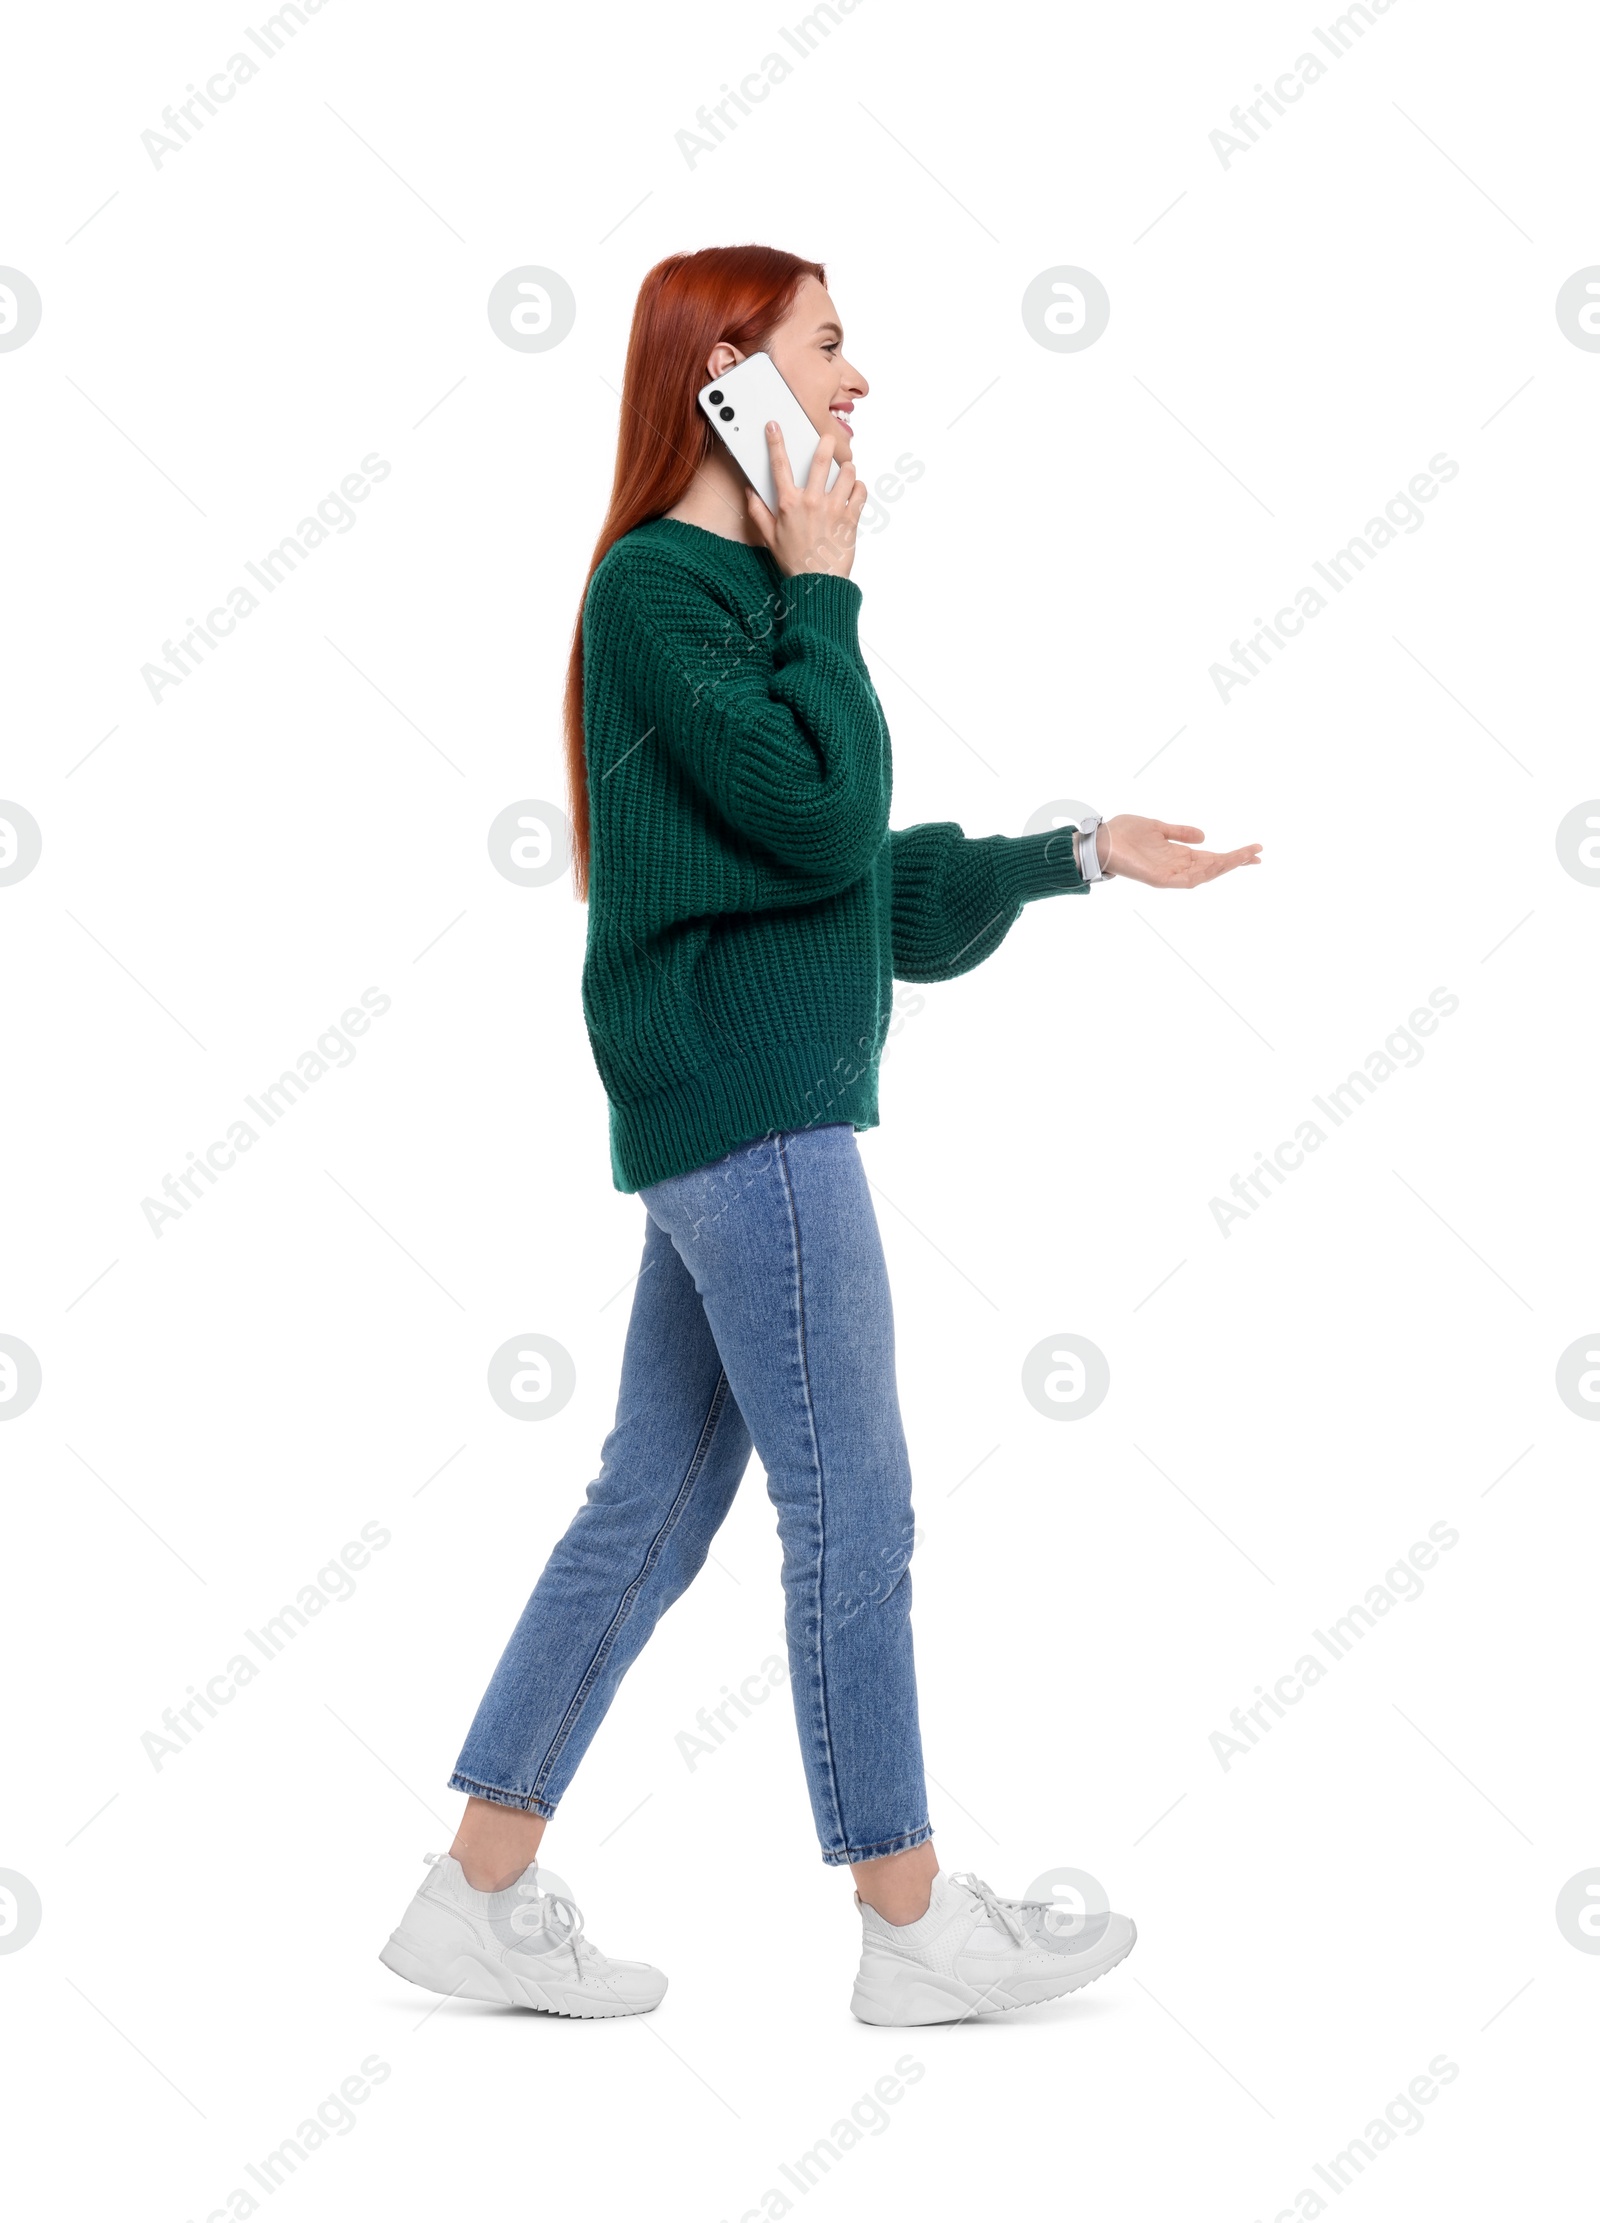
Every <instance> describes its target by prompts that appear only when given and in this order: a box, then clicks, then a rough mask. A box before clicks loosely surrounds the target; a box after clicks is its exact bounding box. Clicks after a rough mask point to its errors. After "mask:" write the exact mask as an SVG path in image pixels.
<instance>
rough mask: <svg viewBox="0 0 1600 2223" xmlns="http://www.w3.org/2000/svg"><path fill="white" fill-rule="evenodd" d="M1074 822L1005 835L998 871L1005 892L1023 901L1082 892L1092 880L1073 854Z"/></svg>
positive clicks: (997, 875) (997, 865)
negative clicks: (1039, 832) (1038, 831)
mask: <svg viewBox="0 0 1600 2223" xmlns="http://www.w3.org/2000/svg"><path fill="white" fill-rule="evenodd" d="M1073 831H1074V829H1073V828H1072V827H1071V826H1056V827H1053V828H1052V829H1051V830H1050V831H1049V832H1048V833H1043V834H1014V835H1009V836H1002V846H1001V848H1000V850H999V853H998V855H997V856H996V858H995V875H996V877H997V879H998V880H999V883H1000V887H1001V891H1002V893H1004V894H1006V895H1010V896H1013V897H1015V898H1016V900H1017V901H1018V902H1019V903H1031V902H1032V901H1033V899H1034V897H1035V896H1040V895H1078V894H1082V893H1086V892H1087V890H1088V886H1089V883H1088V881H1087V880H1085V878H1084V877H1083V874H1082V873H1081V872H1080V871H1079V869H1078V864H1077V860H1076V859H1075V857H1074V856H1073V854H1072V836H1073Z"/></svg>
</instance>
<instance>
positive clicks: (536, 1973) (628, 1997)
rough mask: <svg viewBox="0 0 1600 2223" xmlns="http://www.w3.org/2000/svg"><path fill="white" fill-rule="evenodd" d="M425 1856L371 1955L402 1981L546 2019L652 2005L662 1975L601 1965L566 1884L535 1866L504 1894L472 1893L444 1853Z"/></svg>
mask: <svg viewBox="0 0 1600 2223" xmlns="http://www.w3.org/2000/svg"><path fill="white" fill-rule="evenodd" d="M425 1857H426V1859H427V1862H428V1873H427V1875H426V1876H425V1877H424V1878H423V1880H422V1883H421V1886H420V1887H419V1889H418V1891H417V1895H416V1897H415V1898H414V1899H413V1900H412V1902H411V1904H410V1906H408V1907H407V1908H406V1911H405V1913H404V1915H403V1916H402V1917H401V1921H400V1927H399V1928H398V1929H397V1930H396V1931H395V1933H394V1935H393V1936H392V1937H391V1938H390V1940H389V1942H388V1944H387V1945H386V1946H385V1947H384V1949H383V1951H382V1952H381V1953H380V1954H379V1955H378V1958H379V1960H381V1961H382V1962H383V1964H384V1966H385V1968H392V1969H393V1970H394V1972H395V1974H396V1975H397V1976H403V1977H404V1978H405V1979H406V1981H407V1983H409V1984H421V1985H422V1986H423V1987H424V1989H425V1990H427V1991H441V1992H444V1993H446V1994H447V1995H448V1996H450V1997H452V1998H456V1999H486V2000H492V2001H493V2002H494V2003H495V2004H496V2005H500V2006H510V2007H535V2008H538V2009H539V2010H540V2011H541V2012H542V2013H544V2014H547V2015H582V2016H586V2017H595V2016H600V2015H642V2014H646V2013H648V2012H649V2010H650V2009H651V2008H652V2007H655V2006H659V2004H660V2002H661V1998H662V1995H663V1993H664V1992H665V1991H666V1988H667V1979H666V1978H665V1976H663V1975H662V1973H661V1971H660V1969H659V1968H652V1967H651V1966H650V1965H649V1963H648V1962H647V1961H613V1960H607V1958H606V1956H605V1954H604V1953H602V1952H599V1951H597V1949H596V1948H595V1947H594V1946H593V1945H591V1944H590V1943H589V1941H588V1939H587V1938H586V1937H585V1936H584V1935H583V1916H582V1915H581V1914H580V1913H579V1912H578V1909H577V1908H576V1907H575V1906H574V1905H573V1903H572V1899H571V1896H570V1895H569V1893H568V1892H567V1889H566V1886H565V1885H564V1884H562V1883H561V1880H560V1878H559V1877H557V1876H551V1875H548V1874H547V1875H546V1876H545V1877H543V1878H541V1877H540V1874H539V1864H538V1862H537V1861H532V1862H530V1863H529V1865H528V1866H527V1867H526V1868H525V1869H524V1870H523V1872H522V1874H521V1876H520V1877H519V1878H518V1880H517V1881H516V1882H515V1883H514V1884H512V1885H510V1887H509V1888H508V1889H506V1890H504V1891H474V1890H473V1888H472V1886H471V1884H470V1883H468V1881H467V1879H466V1876H465V1875H464V1874H463V1872H462V1869H461V1864H460V1862H459V1861H456V1860H452V1859H451V1857H450V1855H449V1854H448V1853H428V1854H427V1855H426V1856H425ZM552 1886H553V1887H554V1888H552Z"/></svg>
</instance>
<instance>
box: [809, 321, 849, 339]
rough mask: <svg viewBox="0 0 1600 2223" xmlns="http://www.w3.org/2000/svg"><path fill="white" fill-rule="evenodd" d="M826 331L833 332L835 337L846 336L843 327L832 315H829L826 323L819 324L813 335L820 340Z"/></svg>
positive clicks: (841, 337)
mask: <svg viewBox="0 0 1600 2223" xmlns="http://www.w3.org/2000/svg"><path fill="white" fill-rule="evenodd" d="M824 332H831V333H832V334H833V336H834V338H835V339H838V340H842V339H843V338H844V330H843V327H842V326H840V325H837V324H835V323H834V321H833V319H832V317H829V318H828V320H827V322H826V323H824V324H819V325H818V326H817V329H816V331H815V332H814V333H813V334H812V335H811V336H812V338H813V339H817V340H820V339H821V337H822V335H823V333H824Z"/></svg>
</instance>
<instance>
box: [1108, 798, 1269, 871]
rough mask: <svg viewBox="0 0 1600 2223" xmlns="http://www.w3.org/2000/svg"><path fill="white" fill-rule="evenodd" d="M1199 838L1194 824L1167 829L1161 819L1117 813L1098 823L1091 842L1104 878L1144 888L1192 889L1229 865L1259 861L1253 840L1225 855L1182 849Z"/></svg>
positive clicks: (1197, 828)
mask: <svg viewBox="0 0 1600 2223" xmlns="http://www.w3.org/2000/svg"><path fill="white" fill-rule="evenodd" d="M1205 838H1206V837H1205V835H1204V834H1203V833H1202V832H1201V830H1200V828H1199V827H1198V826H1169V825H1168V824H1167V823H1166V821H1165V819H1161V818H1135V817H1134V816H1133V815H1132V813H1131V812H1128V811H1120V812H1119V813H1118V814H1117V816H1116V817H1115V818H1105V819H1102V820H1101V822H1100V827H1099V831H1098V832H1097V833H1096V835H1095V842H1096V846H1097V848H1098V851H1099V856H1100V869H1101V871H1102V872H1103V873H1104V874H1105V876H1106V878H1107V879H1110V880H1142V881H1143V883H1144V885H1145V886H1146V887H1147V888H1197V887H1199V885H1200V883H1201V881H1202V880H1215V879H1216V878H1217V877H1218V875H1219V874H1221V873H1224V872H1232V870H1233V869H1234V867H1235V865H1253V864H1259V863H1260V862H1261V844H1260V842H1259V841H1252V842H1249V843H1247V844H1246V846H1245V847H1244V848H1243V849H1230V850H1228V851H1226V852H1225V853H1223V852H1220V851H1214V850H1210V849H1190V848H1186V847H1185V846H1184V844H1185V843H1188V842H1195V841H1204V840H1205Z"/></svg>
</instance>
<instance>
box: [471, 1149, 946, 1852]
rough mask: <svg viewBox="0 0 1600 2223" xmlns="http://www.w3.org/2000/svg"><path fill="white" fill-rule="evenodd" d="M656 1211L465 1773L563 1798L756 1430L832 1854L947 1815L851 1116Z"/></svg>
mask: <svg viewBox="0 0 1600 2223" xmlns="http://www.w3.org/2000/svg"><path fill="white" fill-rule="evenodd" d="M641 1194H642V1197H643V1201H644V1205H645V1210H646V1213H647V1215H648V1217H647V1220H646V1228H645V1244H644V1263H643V1266H642V1267H641V1269H640V1273H639V1280H638V1283H637V1286H636V1288H635V1293H634V1300H633V1314H632V1317H631V1319H630V1320H629V1323H628V1337H627V1345H626V1348H625V1350H624V1353H623V1361H622V1386H621V1390H620V1392H619V1395H618V1399H617V1418H616V1425H615V1426H614V1427H613V1428H612V1430H611V1433H610V1434H609V1435H608V1436H607V1438H606V1440H605V1445H604V1448H603V1451H602V1453H601V1465H600V1474H599V1477H598V1479H597V1480H596V1481H594V1482H591V1483H590V1485H589V1488H588V1492H587V1495H586V1498H585V1501H584V1504H583V1505H582V1506H581V1507H580V1509H579V1511H578V1512H577V1514H576V1515H575V1517H574V1519H573V1521H572V1524H571V1526H570V1527H569V1528H568V1530H567V1532H566V1534H565V1535H564V1536H563V1537H562V1539H561V1541H560V1542H559V1543H558V1544H557V1545H556V1548H555V1550H554V1551H553V1552H552V1553H551V1555H550V1558H549V1561H548V1562H547V1564H546V1566H545V1569H544V1572H543V1574H541V1575H540V1577H539V1580H538V1583H537V1585H536V1586H535V1588H534V1592H533V1595H532V1597H531V1598H530V1599H529V1600H528V1603H527V1605H526V1607H525V1608H524V1610H523V1614H522V1618H521V1619H520V1620H519V1621H518V1623H517V1626H516V1628H515V1629H514V1630H513V1632H512V1636H511V1641H510V1643H509V1644H508V1645H507V1646H506V1649H505V1651H504V1653H503V1654H502V1656H501V1659H500V1664H499V1666H498V1667H497V1668H496V1669H495V1671H494V1675H493V1677H492V1679H491V1680H490V1683H489V1688H488V1690H487V1691H486V1692H485V1693H484V1697H483V1702H482V1704H481V1705H480V1706H479V1708H478V1712H477V1717H476V1719H475V1720H474V1721H473V1724H472V1727H471V1729H470V1730H469V1731H468V1733H467V1741H466V1744H465V1746H464V1747H463V1748H462V1752H461V1757H460V1759H459V1760H458V1761H457V1763H456V1772H455V1774H454V1775H452V1777H451V1778H450V1787H451V1789H452V1790H457V1791H466V1792H469V1793H470V1794H471V1795H472V1796H473V1797H474V1798H481V1799H490V1800H493V1801H494V1802H495V1803H497V1804H499V1805H502V1806H519V1807H522V1808H524V1809H526V1810H528V1811H530V1812H532V1813H535V1814H553V1813H554V1812H555V1809H556V1803H557V1801H558V1800H559V1799H560V1797H561V1794H562V1792H563V1791H564V1790H565V1789H566V1787H567V1785H568V1784H569V1783H570V1782H571V1780H572V1776H573V1773H574V1771H575V1769H576V1768H577V1765H578V1762H579V1761H580V1760H581V1759H582V1757H583V1755H584V1753H585V1751H586V1750H587V1749H588V1745H589V1740H590V1738H591V1737H592V1736H593V1735H594V1733H595V1731H596V1730H597V1729H598V1728H599V1726H600V1722H601V1720H602V1718H603V1716H604V1714H605V1710H606V1708H607V1706H609V1705H610V1703H611V1700H612V1698H613V1696H614V1695H615V1692H616V1689H617V1686H618V1684H619V1683H620V1682H621V1680H622V1678H623V1676H624V1674H625V1673H626V1672H627V1670H628V1668H629V1667H630V1666H631V1665H632V1663H633V1661H634V1660H635V1659H636V1658H637V1656H638V1654H639V1653H640V1652H641V1651H642V1650H643V1648H644V1645H645V1642H646V1640H647V1638H648V1637H649V1635H650V1632H651V1630H652V1629H653V1628H654V1627H655V1625H656V1623H657V1621H658V1620H659V1619H660V1618H661V1616H662V1614H663V1613H665V1612H666V1610H667V1608H668V1606H670V1605H671V1604H672V1602H673V1600H674V1599H675V1598H678V1597H681V1596H682V1594H683V1592H684V1591H685V1590H686V1589H687V1588H688V1586H689V1584H690V1583H691V1582H692V1581H693V1580H694V1578H695V1576H696V1575H697V1574H698V1573H699V1572H700V1569H701V1568H702V1567H703V1566H704V1565H705V1561H706V1554H707V1552H708V1551H709V1550H710V1548H711V1541H712V1538H713V1537H714V1536H715V1535H716V1532H717V1530H718V1528H719V1527H720V1526H721V1525H722V1521H723V1519H724V1517H725V1515H726V1513H727V1511H728V1508H729V1506H730V1505H731V1504H732V1502H733V1494H734V1492H735V1490H736V1489H737V1488H738V1487H739V1482H740V1478H741V1476H742V1475H743V1473H744V1470H745V1467H746V1465H747V1463H748V1461H749V1457H750V1450H751V1445H752V1443H753V1444H754V1447H755V1450H756V1452H757V1454H758V1455H759V1457H760V1460H761V1464H762V1465H763V1467H764V1468H765V1469H766V1474H767V1488H768V1491H769V1492H770V1494H771V1497H772V1502H773V1504H774V1506H775V1507H776V1508H777V1515H778V1534H779V1538H780V1541H781V1543H782V1546H783V1590H784V1622H785V1630H786V1634H787V1638H788V1652H789V1675H790V1682H791V1686H792V1688H793V1691H794V1706H795V1717H796V1721H797V1724H798V1727H799V1732H800V1753H801V1758H802V1760H803V1762H804V1765H805V1772H806V1783H807V1786H808V1788H809V1790H810V1794H811V1810H812V1813H813V1815H814V1817H815V1820H816V1826H817V1835H818V1837H819V1839H820V1840H821V1843H822V1857H823V1859H824V1860H825V1861H827V1862H828V1863H830V1864H831V1865H834V1866H838V1865H841V1864H843V1863H846V1862H849V1861H856V1860H872V1859H877V1858H879V1857H881V1856H882V1855H883V1854H885V1853H893V1852H902V1851H904V1850H905V1849H906V1848H907V1847H908V1846H911V1845H920V1844H921V1843H922V1842H923V1841H924V1839H925V1838H927V1837H930V1836H931V1835H932V1830H931V1829H930V1827H929V1824H928V1802H927V1792H926V1789H925V1788H924V1784H923V1778H922V1741H921V1736H920V1732H919V1730H918V1726H917V1686H916V1671H915V1667H914V1664H913V1660H912V1651H911V1576H910V1571H909V1570H910V1560H911V1536H912V1520H911V1473H910V1466H909V1463H908V1461H907V1457H906V1447H905V1437H904V1434H903V1431H902V1429H901V1425H900V1406H899V1400H898V1398H897V1396H896V1392H895V1375H894V1321H893V1316H892V1313H891V1309H890V1302H889V1282H888V1276H887V1273H886V1271H885V1268H884V1261H883V1249H882V1246H881V1244H880V1242H879V1239H878V1227H877V1221H876V1219H875V1218H874V1216H873V1210H872V1199H871V1196H870V1194H869V1191H868V1188H867V1180H866V1175H865V1173H864V1172H863V1171H862V1167H861V1159H860V1155H859V1153H858V1151H857V1149H856V1138H855V1133H854V1130H853V1129H852V1128H851V1127H850V1126H848V1125H845V1124H838V1123H835V1124H829V1125H827V1126H819V1127H807V1128H801V1129H798V1130H796V1131H794V1132H791V1133H787V1134H780V1135H773V1136H767V1137H764V1138H763V1139H762V1140H761V1141H760V1142H754V1143H747V1144H745V1145H744V1146H743V1147H741V1148H740V1149H738V1150H734V1151H731V1152H730V1153H729V1155H728V1156H727V1157H725V1158H719V1159H718V1160H717V1161H716V1163H715V1164H713V1165H708V1166H700V1167H697V1168H696V1170H695V1171H694V1172H692V1173H685V1174H679V1175H676V1176H674V1177H673V1178H671V1179H669V1180H666V1181H659V1182H656V1183H655V1184H654V1185H653V1186H651V1187H650V1188H647V1189H645V1190H643V1191H642V1192H641Z"/></svg>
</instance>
